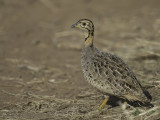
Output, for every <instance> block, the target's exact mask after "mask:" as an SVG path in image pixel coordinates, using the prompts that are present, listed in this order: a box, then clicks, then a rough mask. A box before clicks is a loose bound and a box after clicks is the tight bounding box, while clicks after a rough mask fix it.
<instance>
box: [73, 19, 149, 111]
mask: <svg viewBox="0 0 160 120" xmlns="http://www.w3.org/2000/svg"><path fill="white" fill-rule="evenodd" d="M72 28H76V29H80V30H81V31H83V33H84V35H85V40H84V43H83V45H82V52H81V68H82V71H83V75H84V78H85V79H86V80H87V81H88V83H89V84H90V85H91V86H93V87H94V88H96V89H97V90H98V91H100V92H102V93H103V94H105V95H107V96H108V97H106V98H105V99H104V101H103V102H102V104H101V105H100V106H99V109H102V108H103V107H104V106H105V105H106V103H107V102H108V100H109V98H110V97H111V96H115V97H118V98H121V99H124V100H126V101H131V102H134V101H139V102H142V103H145V104H147V103H150V102H151V100H152V96H151V95H150V93H149V92H148V91H147V90H146V89H144V88H143V87H142V85H141V83H140V82H139V80H138V79H137V77H136V75H135V74H134V73H133V72H132V70H131V69H130V68H129V67H128V65H127V64H126V63H125V62H124V61H123V60H122V59H121V58H120V57H118V56H116V55H114V54H111V53H109V52H103V51H100V50H99V49H98V48H96V47H95V45H94V43H93V40H94V24H93V22H92V21H91V20H89V19H80V20H79V21H78V22H76V23H75V24H73V25H72Z"/></svg>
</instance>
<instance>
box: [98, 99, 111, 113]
mask: <svg viewBox="0 0 160 120" xmlns="http://www.w3.org/2000/svg"><path fill="white" fill-rule="evenodd" d="M108 100H109V97H106V98H105V99H104V101H103V102H102V104H101V105H100V106H99V108H98V109H99V110H101V109H102V108H103V107H104V106H105V105H106V103H107V102H108Z"/></svg>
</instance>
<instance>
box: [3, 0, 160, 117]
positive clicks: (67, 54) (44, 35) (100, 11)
mask: <svg viewBox="0 0 160 120" xmlns="http://www.w3.org/2000/svg"><path fill="white" fill-rule="evenodd" d="M159 5H160V1H159V0H152V1H151V0H141V1H139V0H132V1H131V0H130V1H129V0H119V1H117V0H101V1H98V0H97V1H96V0H81V1H79V2H78V1H75V0H68V1H67V0H66V1H64V0H57V1H56V0H26V1H24V0H23V1H22V0H0V119H2V120H3V119H12V120H13V119H16V120H24V119H41V120H52V119H53V120H65V119H66V120H70V119H72V120H84V119H85V120H103V119H104V120H106V119H107V120H114V119H123V120H124V119H129V120H133V119H135V120H138V119H140V120H143V119H145V120H152V119H153V120H158V119H160V9H159ZM80 18H90V19H92V20H93V21H94V23H95V28H96V29H95V44H96V46H97V47H98V48H99V49H101V50H104V51H109V52H111V53H114V54H117V55H118V56H120V57H121V58H123V59H124V60H125V61H126V62H127V63H128V64H129V66H130V68H132V69H133V71H134V72H135V74H136V75H137V77H138V78H139V80H140V81H141V83H142V84H143V86H145V87H146V88H147V89H148V91H149V92H150V93H151V95H152V97H153V101H152V103H153V104H154V107H153V108H145V107H137V108H135V107H132V106H130V107H128V108H124V107H123V106H116V107H111V106H110V105H108V106H105V108H104V109H103V110H100V111H98V110H97V108H98V106H99V105H100V103H101V102H102V101H103V95H102V94H101V93H98V92H97V91H96V90H95V89H93V88H92V87H90V86H89V85H88V84H87V82H86V81H85V80H84V78H83V76H82V72H81V67H80V56H81V54H80V51H81V45H82V43H83V39H84V38H83V36H82V34H81V33H80V32H79V31H74V30H72V29H71V27H70V26H71V25H72V24H73V23H75V22H76V21H77V20H79V19H80Z"/></svg>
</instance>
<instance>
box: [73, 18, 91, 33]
mask: <svg viewBox="0 0 160 120" xmlns="http://www.w3.org/2000/svg"><path fill="white" fill-rule="evenodd" d="M72 28H78V29H80V30H82V31H85V32H89V33H90V32H93V31H94V25H93V22H92V21H91V20H89V19H81V20H79V21H78V22H76V23H75V24H73V25H72Z"/></svg>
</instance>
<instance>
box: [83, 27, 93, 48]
mask: <svg viewBox="0 0 160 120" xmlns="http://www.w3.org/2000/svg"><path fill="white" fill-rule="evenodd" d="M93 38H94V31H90V30H88V32H86V33H85V41H84V47H88V46H93Z"/></svg>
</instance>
